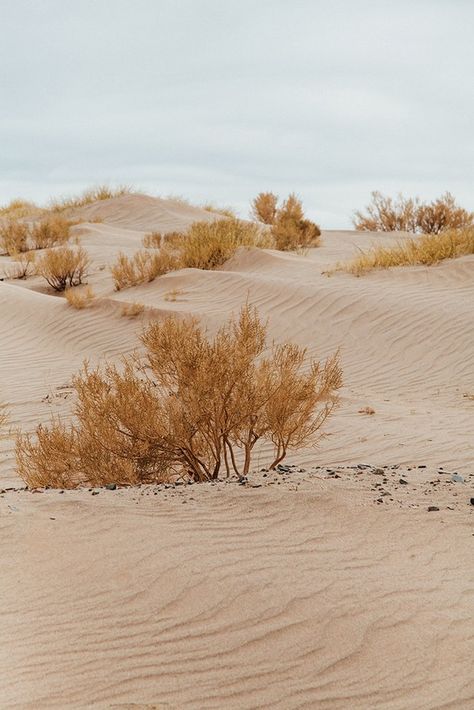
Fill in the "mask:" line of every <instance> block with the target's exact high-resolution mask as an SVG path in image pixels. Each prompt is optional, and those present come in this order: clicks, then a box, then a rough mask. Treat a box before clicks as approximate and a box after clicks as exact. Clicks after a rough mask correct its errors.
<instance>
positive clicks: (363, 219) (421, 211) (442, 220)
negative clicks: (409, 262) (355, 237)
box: [353, 192, 474, 234]
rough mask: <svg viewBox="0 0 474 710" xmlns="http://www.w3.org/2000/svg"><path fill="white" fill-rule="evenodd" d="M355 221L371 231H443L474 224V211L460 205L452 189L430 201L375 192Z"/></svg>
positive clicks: (421, 232) (357, 227)
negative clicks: (451, 191) (364, 210)
mask: <svg viewBox="0 0 474 710" xmlns="http://www.w3.org/2000/svg"><path fill="white" fill-rule="evenodd" d="M353 224H354V227H355V228H356V229H359V230H362V231H370V232H412V233H413V234H440V233H441V232H443V231H445V230H447V229H463V228H465V227H469V226H472V225H474V212H468V211H467V210H465V209H464V208H462V207H460V206H459V205H457V204H456V200H455V199H454V197H453V196H452V195H451V194H450V193H449V192H446V193H445V194H444V195H442V196H441V197H438V198H437V199H436V200H433V201H432V202H428V203H427V202H421V201H420V200H419V198H417V197H415V198H411V197H410V198H406V197H403V195H401V194H400V195H398V197H397V199H396V200H394V199H392V198H391V197H386V196H384V195H382V193H380V192H372V201H371V202H370V204H369V205H368V206H367V207H366V212H365V213H364V212H356V213H355V215H354V219H353Z"/></svg>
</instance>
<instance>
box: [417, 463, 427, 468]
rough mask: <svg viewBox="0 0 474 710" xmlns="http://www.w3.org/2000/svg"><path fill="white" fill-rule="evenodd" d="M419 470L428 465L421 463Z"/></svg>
mask: <svg viewBox="0 0 474 710" xmlns="http://www.w3.org/2000/svg"><path fill="white" fill-rule="evenodd" d="M418 468H426V464H425V463H420V465H419V466H418Z"/></svg>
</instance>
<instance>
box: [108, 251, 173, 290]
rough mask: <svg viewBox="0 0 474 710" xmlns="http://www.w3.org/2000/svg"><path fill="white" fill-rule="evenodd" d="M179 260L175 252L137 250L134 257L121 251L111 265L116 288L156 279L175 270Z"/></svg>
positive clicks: (120, 288)
mask: <svg viewBox="0 0 474 710" xmlns="http://www.w3.org/2000/svg"><path fill="white" fill-rule="evenodd" d="M176 268H179V267H178V262H177V259H176V257H175V256H174V255H173V254H170V253H168V252H167V251H161V252H158V253H155V252H149V251H144V250H142V251H137V252H136V253H135V254H134V255H133V256H132V257H128V256H127V255H126V254H123V253H120V254H119V255H118V259H117V261H116V262H115V264H114V265H113V266H112V267H111V272H112V277H113V280H114V285H115V290H116V291H121V290H122V289H124V288H131V287H132V286H138V285H139V284H142V283H149V282H150V281H154V280H155V279H156V278H157V277H158V276H162V275H163V274H167V273H168V272H169V271H174V270H175V269H176Z"/></svg>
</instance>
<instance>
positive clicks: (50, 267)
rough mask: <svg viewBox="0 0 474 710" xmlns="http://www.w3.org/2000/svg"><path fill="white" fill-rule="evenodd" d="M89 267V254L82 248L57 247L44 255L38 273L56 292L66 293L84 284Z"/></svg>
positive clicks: (38, 265)
mask: <svg viewBox="0 0 474 710" xmlns="http://www.w3.org/2000/svg"><path fill="white" fill-rule="evenodd" d="M89 266H90V260H89V257H88V254H87V252H86V251H85V249H82V247H81V248H79V249H73V248H72V247H57V248H55V249H48V250H47V251H46V252H45V253H44V255H43V256H42V257H41V259H40V260H39V261H38V264H37V268H36V271H37V273H38V274H39V275H40V276H42V277H43V278H44V279H45V280H46V281H47V282H48V284H49V285H50V286H51V288H53V289H54V290H55V291H64V290H65V289H66V288H68V287H69V288H71V287H73V286H79V285H80V284H82V283H83V281H84V279H85V277H86V276H87V271H88V268H89Z"/></svg>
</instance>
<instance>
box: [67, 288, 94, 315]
mask: <svg viewBox="0 0 474 710" xmlns="http://www.w3.org/2000/svg"><path fill="white" fill-rule="evenodd" d="M64 296H65V298H66V301H67V302H68V304H69V305H70V306H72V307H73V308H76V309H77V310H82V309H83V308H89V306H91V305H92V302H93V300H94V298H95V293H94V291H93V290H92V289H91V287H90V286H87V288H77V287H76V288H67V289H66V290H65V292H64Z"/></svg>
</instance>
